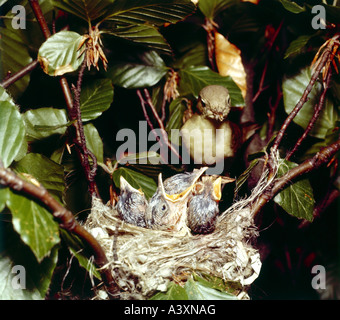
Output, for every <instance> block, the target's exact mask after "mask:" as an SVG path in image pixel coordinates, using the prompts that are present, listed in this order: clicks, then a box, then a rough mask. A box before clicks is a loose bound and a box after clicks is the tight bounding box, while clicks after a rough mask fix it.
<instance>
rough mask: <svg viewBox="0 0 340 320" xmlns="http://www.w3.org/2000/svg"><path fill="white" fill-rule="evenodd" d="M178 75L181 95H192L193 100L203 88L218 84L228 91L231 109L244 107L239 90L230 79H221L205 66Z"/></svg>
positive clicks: (187, 69)
mask: <svg viewBox="0 0 340 320" xmlns="http://www.w3.org/2000/svg"><path fill="white" fill-rule="evenodd" d="M178 74H179V77H180V79H181V80H180V87H179V89H180V92H181V93H182V95H185V94H192V95H193V96H194V97H195V98H198V95H199V92H200V91H201V89H203V88H204V87H205V86H208V85H211V84H218V85H221V86H224V87H226V88H227V89H228V90H229V94H230V98H231V104H232V106H233V107H238V106H244V99H243V97H242V94H241V90H240V89H239V87H238V86H237V85H236V83H235V82H234V81H233V79H232V78H231V77H222V76H220V75H219V74H218V73H216V72H214V71H212V70H211V69H209V68H208V67H205V66H199V67H196V66H192V67H188V68H185V69H181V70H179V72H178Z"/></svg>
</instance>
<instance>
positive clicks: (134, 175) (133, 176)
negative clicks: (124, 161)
mask: <svg viewBox="0 0 340 320" xmlns="http://www.w3.org/2000/svg"><path fill="white" fill-rule="evenodd" d="M120 176H123V177H124V178H125V180H126V181H127V182H128V183H130V184H131V186H132V187H134V188H135V189H141V190H142V191H143V192H144V194H145V196H146V198H151V197H152V196H153V195H154V193H155V192H156V190H157V184H156V182H155V181H154V180H153V179H152V178H150V177H148V176H146V175H144V174H142V173H139V172H137V171H133V170H130V169H128V168H125V167H120V168H118V169H117V170H116V171H114V172H113V174H112V179H113V182H114V184H115V185H116V186H117V187H118V188H120Z"/></svg>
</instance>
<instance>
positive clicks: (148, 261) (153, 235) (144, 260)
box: [85, 195, 261, 299]
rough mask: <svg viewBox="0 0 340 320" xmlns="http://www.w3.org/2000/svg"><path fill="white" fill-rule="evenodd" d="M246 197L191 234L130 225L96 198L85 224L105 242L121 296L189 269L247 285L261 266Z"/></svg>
mask: <svg viewBox="0 0 340 320" xmlns="http://www.w3.org/2000/svg"><path fill="white" fill-rule="evenodd" d="M253 197H254V195H253ZM250 203H251V197H249V198H248V199H244V200H240V201H238V202H236V203H235V204H234V205H233V206H232V207H231V208H229V209H228V210H227V211H225V212H223V213H222V214H221V215H220V216H219V217H218V219H217V223H216V229H215V231H214V232H213V233H211V234H207V235H191V234H181V233H176V232H173V231H161V230H152V229H146V228H141V227H137V226H134V225H131V224H129V223H126V222H124V221H122V220H121V219H120V218H119V215H118V213H117V211H116V210H115V209H114V208H111V207H110V206H107V205H105V204H103V203H102V202H101V200H99V199H97V198H94V199H93V205H92V211H91V214H90V215H89V217H88V219H87V221H86V224H85V227H86V229H87V230H89V231H90V232H91V233H92V234H93V235H94V236H95V237H96V238H97V240H98V242H99V243H100V245H101V246H102V247H103V249H104V251H105V253H106V255H107V258H108V260H109V264H108V266H106V267H108V268H110V270H111V272H112V274H113V277H114V279H115V280H116V283H117V285H118V286H119V287H120V289H121V293H120V298H121V299H147V298H149V297H151V296H152V295H153V294H155V293H156V292H157V291H166V290H167V286H168V284H169V282H170V281H172V280H173V279H178V278H180V279H183V278H185V276H189V275H191V274H192V272H196V273H198V274H209V275H211V276H216V277H219V278H222V279H223V280H226V281H238V282H239V283H240V284H241V285H242V286H243V287H244V288H245V289H246V288H247V286H249V285H250V284H251V283H252V282H253V281H254V280H255V279H256V278H257V277H258V275H259V272H260V269H261V261H260V255H259V252H258V250H257V249H256V248H254V247H253V246H252V240H254V239H256V237H257V236H258V232H257V229H256V227H255V226H254V223H253V218H252V214H251V210H250V205H249V204H250ZM242 296H243V297H247V295H246V294H245V295H242Z"/></svg>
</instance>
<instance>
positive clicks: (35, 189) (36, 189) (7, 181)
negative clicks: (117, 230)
mask: <svg viewBox="0 0 340 320" xmlns="http://www.w3.org/2000/svg"><path fill="white" fill-rule="evenodd" d="M0 184H2V185H5V186H8V187H9V188H11V189H12V190H13V191H16V192H20V193H21V194H26V195H29V196H31V197H33V198H34V199H35V200H37V201H39V202H40V203H42V204H44V205H45V206H46V207H47V209H48V210H49V211H50V212H51V213H52V214H53V217H54V218H55V219H56V220H57V221H58V222H59V225H60V227H61V228H63V229H65V230H67V231H69V232H72V233H73V234H75V235H77V236H78V237H79V238H80V239H81V240H83V241H84V243H85V244H86V245H87V246H88V248H89V249H90V251H91V252H92V255H93V256H94V260H95V263H96V265H97V266H98V267H99V271H100V273H101V276H102V279H103V282H104V284H105V287H106V289H107V292H108V293H109V296H110V298H114V297H117V293H118V292H119V291H118V289H117V286H116V284H115V282H114V280H113V277H112V274H111V271H110V270H109V269H107V268H105V265H106V264H107V263H108V260H107V258H106V255H105V252H104V251H103V249H102V247H101V246H100V244H99V243H98V241H97V240H96V239H95V238H94V237H93V236H92V235H91V234H90V233H89V232H88V231H87V230H85V229H84V228H83V227H82V226H81V225H80V224H79V223H78V222H77V221H76V220H75V218H74V216H73V214H72V212H70V211H69V210H67V209H66V208H64V207H63V206H62V205H61V204H60V203H59V202H58V201H57V200H55V199H54V198H53V197H52V196H51V195H50V194H49V192H48V191H47V190H46V189H45V188H44V187H42V186H36V185H33V184H31V183H29V182H27V181H25V180H23V179H21V178H19V177H18V176H17V175H15V174H14V173H13V172H12V171H11V170H9V169H6V168H4V167H3V166H2V164H1V163H0Z"/></svg>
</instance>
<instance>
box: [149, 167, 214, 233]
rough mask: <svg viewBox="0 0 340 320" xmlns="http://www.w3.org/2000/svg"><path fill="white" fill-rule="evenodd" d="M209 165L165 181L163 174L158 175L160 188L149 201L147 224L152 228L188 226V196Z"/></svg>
mask: <svg viewBox="0 0 340 320" xmlns="http://www.w3.org/2000/svg"><path fill="white" fill-rule="evenodd" d="M206 169H207V167H203V168H201V169H199V170H195V171H194V172H191V173H180V174H176V175H174V176H172V177H170V178H168V179H166V180H165V181H164V183H163V180H162V174H161V173H160V174H159V176H158V188H157V191H156V193H155V194H154V195H153V196H152V198H151V199H150V201H149V205H148V208H147V210H146V219H145V221H146V225H147V227H148V228H152V229H165V230H173V231H180V230H182V229H183V228H184V229H187V226H186V209H187V202H188V197H189V196H190V194H191V190H192V188H193V187H194V185H195V183H196V181H197V180H198V179H199V178H200V176H201V175H202V174H203V173H204V171H205V170H206Z"/></svg>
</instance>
